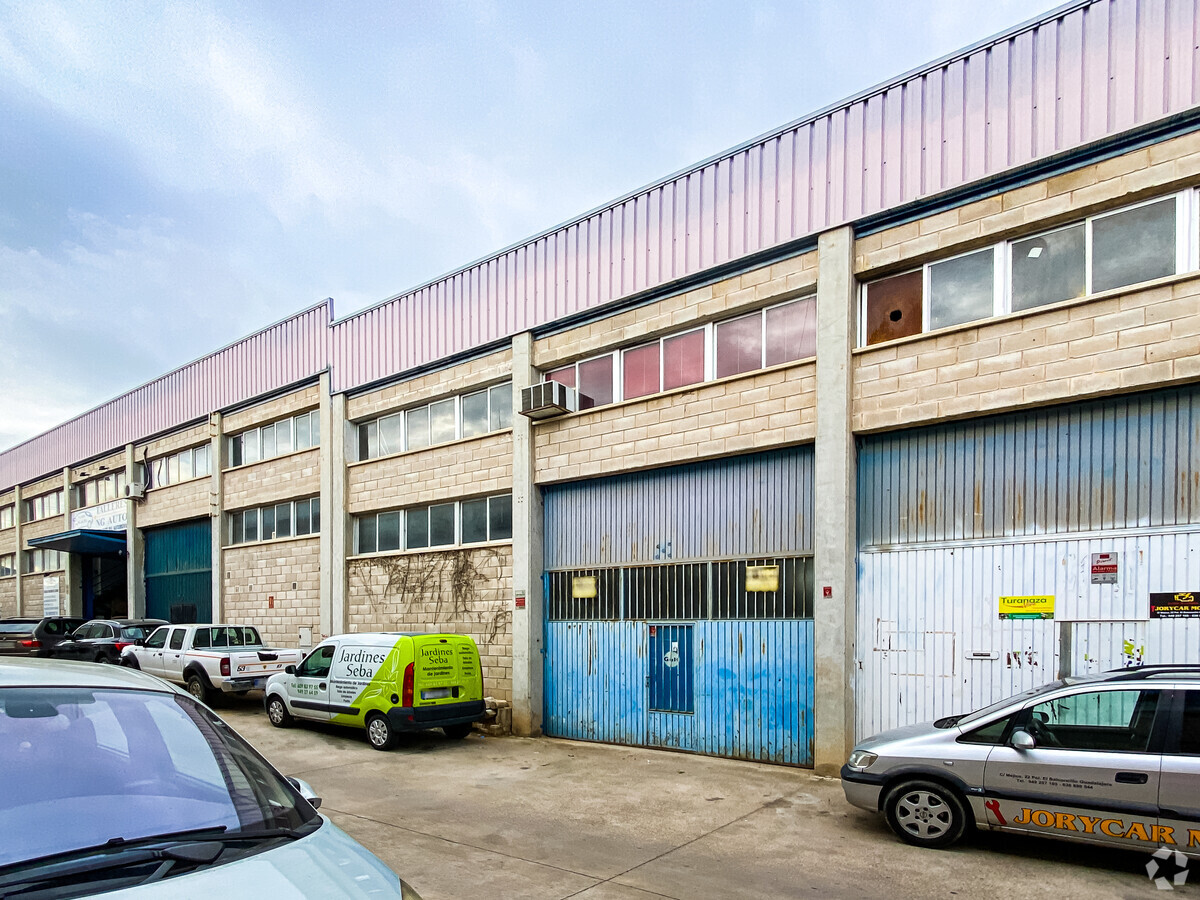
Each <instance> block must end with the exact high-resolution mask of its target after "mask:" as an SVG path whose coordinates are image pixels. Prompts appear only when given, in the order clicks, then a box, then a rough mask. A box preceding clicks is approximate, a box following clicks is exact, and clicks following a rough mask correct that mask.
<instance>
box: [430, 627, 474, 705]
mask: <svg viewBox="0 0 1200 900" xmlns="http://www.w3.org/2000/svg"><path fill="white" fill-rule="evenodd" d="M413 657H414V659H413V706H444V705H447V704H450V703H462V702H464V701H467V700H482V699H483V678H482V673H481V671H480V668H479V650H478V648H476V646H475V642H474V641H473V640H471V639H470V638H469V637H467V636H466V635H463V634H425V635H416V636H414V637H413Z"/></svg>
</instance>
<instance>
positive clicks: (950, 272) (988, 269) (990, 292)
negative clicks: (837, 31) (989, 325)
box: [929, 247, 996, 328]
mask: <svg viewBox="0 0 1200 900" xmlns="http://www.w3.org/2000/svg"><path fill="white" fill-rule="evenodd" d="M995 257H996V253H995V251H994V250H993V249H992V248H991V247H989V248H987V249H986V250H979V251H976V252H975V253H968V254H967V255H966V256H959V257H956V258H954V259H948V260H946V261H945V262H940V263H933V264H931V265H930V266H929V327H930V328H948V327H950V326H951V325H962V324H963V323H965V322H973V321H975V320H977V319H985V318H987V317H988V316H990V315H992V314H993V312H994V311H995V296H996V277H995V268H994V266H995Z"/></svg>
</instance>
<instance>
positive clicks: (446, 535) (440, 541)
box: [429, 503, 454, 547]
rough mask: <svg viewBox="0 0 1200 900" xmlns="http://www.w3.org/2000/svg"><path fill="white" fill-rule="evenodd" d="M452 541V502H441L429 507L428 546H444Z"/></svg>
mask: <svg viewBox="0 0 1200 900" xmlns="http://www.w3.org/2000/svg"><path fill="white" fill-rule="evenodd" d="M453 543H454V504H453V503H442V504H439V505H437V506H431V507H429V546H430V547H444V546H446V545H447V544H453Z"/></svg>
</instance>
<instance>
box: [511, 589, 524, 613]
mask: <svg viewBox="0 0 1200 900" xmlns="http://www.w3.org/2000/svg"><path fill="white" fill-rule="evenodd" d="M513 608H514V609H524V608H525V592H524V591H517V592H516V593H514V594H513Z"/></svg>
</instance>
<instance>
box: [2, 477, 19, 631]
mask: <svg viewBox="0 0 1200 900" xmlns="http://www.w3.org/2000/svg"><path fill="white" fill-rule="evenodd" d="M6 506H12V507H13V523H14V524H13V527H12V528H3V529H0V556H2V555H4V554H7V553H11V554H13V559H14V562H16V564H17V565H18V566H19V565H20V562H21V551H20V548H19V547H18V546H17V528H16V524H15V523H16V521H17V518H18V517H19V516H20V514H21V511H20V510H19V509H17V508H16V492H15V491H5V492H4V493H3V494H0V509H3V508H4V507H6ZM15 615H17V576H16V575H5V576H0V618H3V617H4V616H15Z"/></svg>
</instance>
